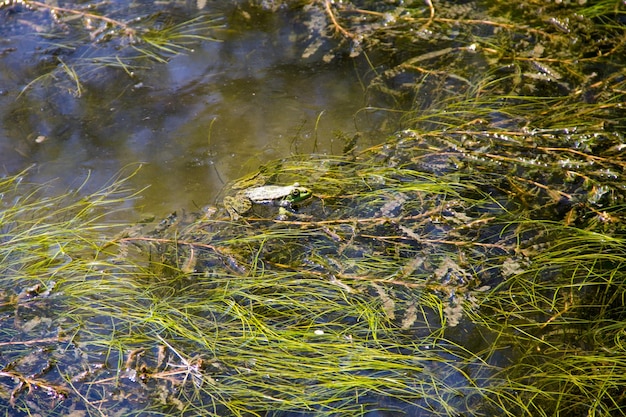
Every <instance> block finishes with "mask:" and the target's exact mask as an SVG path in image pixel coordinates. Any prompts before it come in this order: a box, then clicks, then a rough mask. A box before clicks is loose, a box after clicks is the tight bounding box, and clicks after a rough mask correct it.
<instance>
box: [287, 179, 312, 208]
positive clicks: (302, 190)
mask: <svg viewBox="0 0 626 417" xmlns="http://www.w3.org/2000/svg"><path fill="white" fill-rule="evenodd" d="M312 195H313V192H312V191H311V190H309V189H308V188H306V187H300V186H299V185H298V184H294V185H293V186H292V187H291V191H290V192H289V195H287V196H285V200H287V201H289V202H290V203H292V204H295V203H299V202H300V201H304V200H306V199H307V198H309V197H311V196H312Z"/></svg>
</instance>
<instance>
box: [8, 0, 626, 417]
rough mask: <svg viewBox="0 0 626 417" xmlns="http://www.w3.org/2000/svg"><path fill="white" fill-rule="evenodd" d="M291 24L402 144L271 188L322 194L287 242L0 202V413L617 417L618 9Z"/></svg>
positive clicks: (399, 14)
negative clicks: (351, 61) (310, 31)
mask: <svg viewBox="0 0 626 417" xmlns="http://www.w3.org/2000/svg"><path fill="white" fill-rule="evenodd" d="M266 3H268V2H263V5H264V6H265V7H266V8H270V9H271V10H272V12H277V11H278V10H279V9H280V7H279V3H280V4H283V3H282V2H275V3H274V4H273V5H272V6H273V7H270V6H269V5H267V4H266ZM302 3H303V2H295V3H293V4H294V5H296V4H297V7H299V8H301V9H302V11H303V16H304V17H303V19H304V20H303V21H305V22H306V21H307V20H306V18H307V17H309V18H310V17H319V16H324V17H325V20H324V21H325V22H326V23H327V26H326V27H324V29H325V30H324V31H321V32H320V34H319V35H320V39H322V40H323V39H326V40H327V41H328V42H331V41H334V42H335V44H334V46H333V48H334V49H332V48H331V49H326V52H325V58H327V59H326V60H327V61H329V62H330V61H332V60H333V59H338V58H340V57H341V55H342V54H345V55H349V56H353V57H355V58H357V59H358V58H361V57H366V58H367V59H366V61H367V62H368V63H369V67H368V68H369V72H368V73H367V74H366V75H365V76H364V80H366V82H367V86H368V91H369V92H370V95H371V96H372V97H374V96H376V97H377V100H381V101H384V102H386V103H388V104H389V107H388V108H386V109H384V108H383V106H378V107H377V108H376V109H374V108H370V109H367V110H368V111H371V112H373V113H381V112H382V113H386V110H389V112H388V114H389V115H391V114H393V113H395V114H402V117H400V118H398V119H397V120H395V121H394V123H396V124H397V126H398V127H399V128H398V129H397V133H395V134H394V135H392V136H390V137H387V138H385V140H384V141H381V143H380V144H378V145H375V146H372V147H370V148H367V149H358V148H356V147H352V146H350V145H351V144H347V145H346V150H345V152H344V154H343V155H338V156H328V155H324V156H315V155H313V156H311V155H309V156H306V157H304V156H298V157H293V158H288V159H285V160H281V161H275V162H273V163H270V164H267V165H266V166H264V167H262V169H261V170H260V171H259V173H258V174H257V177H262V178H263V181H264V182H266V183H271V184H293V183H294V182H300V183H301V184H303V185H306V186H307V187H309V188H310V189H312V190H313V194H314V195H313V198H311V199H309V200H307V201H306V202H303V204H302V205H301V206H300V207H298V210H297V213H294V214H293V215H292V216H289V217H287V218H286V219H284V220H277V219H276V218H275V217H276V216H275V215H273V214H272V213H269V214H268V215H267V216H258V215H255V214H250V215H245V216H242V218H241V219H238V220H236V221H235V220H232V219H231V218H230V217H229V216H228V215H227V213H226V211H225V209H224V208H223V207H221V206H218V207H209V208H207V209H206V210H205V211H203V212H202V213H201V214H190V213H178V214H176V213H173V214H172V215H170V216H169V217H167V218H166V219H164V220H162V221H160V222H157V223H156V224H155V223H154V222H148V223H145V224H144V223H142V224H137V225H125V224H117V223H115V220H114V219H115V216H112V215H111V211H114V209H116V208H120V209H122V208H124V203H125V201H127V199H128V197H129V196H134V195H135V193H134V192H133V191H131V190H127V189H125V188H124V181H123V180H122V179H121V178H118V179H116V180H115V181H113V182H112V183H111V184H108V185H105V186H104V187H103V188H102V190H101V191H99V192H95V193H92V194H90V195H89V196H87V197H80V194H79V193H78V191H73V192H69V193H68V194H67V195H65V196H61V197H50V196H48V195H47V194H46V192H45V188H43V187H37V186H34V185H31V184H28V182H27V179H28V174H27V173H24V174H20V175H16V176H7V177H6V178H4V179H3V180H2V181H1V182H0V226H1V228H2V229H1V232H0V239H1V240H0V257H1V258H0V259H2V263H1V264H0V268H2V274H1V275H0V280H2V283H1V285H0V288H2V292H0V296H1V297H2V304H1V306H2V311H3V314H2V315H1V316H0V324H1V326H0V328H1V329H2V330H1V331H0V335H1V338H0V346H2V350H1V356H0V358H1V359H2V367H1V369H0V399H1V402H0V407H2V408H3V409H4V411H5V413H11V414H13V415H35V414H37V415H81V416H82V415H93V416H99V415H181V416H187V415H189V416H192V415H193V416H196V415H220V416H221V415H240V416H248V415H249V416H255V415H256V416H261V415H263V416H282V415H298V416H302V415H316V416H323V415H328V416H330V415H351V416H354V415H368V416H371V415H401V414H402V413H406V414H408V415H420V416H422V415H423V416H466V415H473V416H491V415H505V416H511V417H513V416H559V415H562V416H593V415H598V416H599V415H612V416H613V415H623V414H624V411H623V410H624V409H625V408H626V396H625V394H624V389H623V386H624V383H625V382H626V381H624V375H626V372H625V371H626V345H625V344H624V332H625V329H626V327H625V324H624V323H626V321H625V320H626V317H625V315H626V311H625V310H624V299H625V298H626V280H625V279H624V275H622V274H623V273H624V270H622V266H623V262H624V257H625V252H626V241H625V238H624V218H623V217H624V204H625V198H624V197H625V195H624V194H625V193H626V186H625V184H626V183H625V182H624V177H623V175H624V169H625V167H626V158H625V155H626V154H625V152H624V151H625V149H626V148H625V146H626V145H625V144H624V143H625V141H624V115H623V109H622V103H623V102H624V94H625V93H626V89H625V88H624V69H623V68H625V67H624V65H623V58H622V56H623V52H624V39H625V36H626V31H625V30H624V29H625V27H624V25H623V18H624V11H623V10H622V9H621V8H622V7H623V5H622V4H621V3H620V4H618V3H616V2H613V1H611V2H608V1H600V2H596V3H595V4H593V5H587V4H586V3H585V2H578V4H569V3H567V2H558V3H557V2H555V3H547V2H541V5H537V4H535V3H534V2H522V1H520V2H516V1H508V2H506V4H504V3H502V2H491V3H489V5H485V4H482V3H481V4H480V6H481V7H479V8H475V7H473V6H474V4H473V3H470V4H467V5H452V4H448V3H446V2H434V1H433V2H431V1H426V2H414V3H413V5H412V6H406V7H403V8H400V7H392V6H388V5H387V6H384V8H381V7H382V6H380V5H379V3H381V2H360V3H363V4H356V3H357V2H354V4H349V3H347V2H345V3H338V4H334V3H333V2H329V1H319V2H310V3H307V4H305V5H303V4H302ZM305 3H306V2H305ZM455 3H456V2H455ZM581 3H582V4H581ZM284 4H287V5H289V4H292V3H291V2H285V3H284ZM248 6H249V7H253V6H250V5H248ZM373 6H374V7H373ZM258 7H261V6H258ZM294 7H296V6H294ZM377 7H378V8H377ZM476 10H478V11H476ZM489 16H497V17H498V18H497V19H495V18H489ZM331 35H334V36H335V37H331ZM365 35H367V36H365ZM337 39H339V40H338V41H337ZM589 39H598V40H600V41H601V42H600V45H598V44H597V43H595V44H593V43H591V42H589ZM322 45H323V42H322V43H318V44H309V45H308V46H307V47H306V48H305V49H304V52H303V54H314V53H315V52H316V49H315V48H318V47H319V48H322ZM620 60H622V61H620ZM407 108H408V110H406V109H407ZM402 109H404V110H405V111H402V112H400V110H402ZM274 214H275V213H274Z"/></svg>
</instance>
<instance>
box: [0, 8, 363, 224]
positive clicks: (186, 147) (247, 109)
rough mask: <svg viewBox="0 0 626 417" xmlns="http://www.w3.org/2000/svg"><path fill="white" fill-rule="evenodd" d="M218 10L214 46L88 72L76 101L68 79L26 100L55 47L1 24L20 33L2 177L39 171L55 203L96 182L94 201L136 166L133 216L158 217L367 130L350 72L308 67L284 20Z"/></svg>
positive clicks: (9, 88) (5, 61)
mask: <svg viewBox="0 0 626 417" xmlns="http://www.w3.org/2000/svg"><path fill="white" fill-rule="evenodd" d="M224 3H225V2H224ZM212 7H215V8H216V12H218V14H217V16H223V18H222V19H221V20H219V21H218V22H219V23H220V24H225V25H226V27H224V28H220V29H216V30H215V31H214V35H215V37H216V38H218V39H219V42H213V41H203V42H199V43H196V44H194V45H193V50H192V51H187V52H186V53H184V54H181V55H177V56H174V57H172V58H171V60H170V62H169V63H167V64H154V63H153V64H152V65H151V68H150V69H147V70H140V71H137V72H136V73H135V77H133V78H131V77H129V76H128V75H127V74H125V73H124V71H122V70H120V69H106V68H100V69H98V70H97V71H93V69H92V70H91V71H92V72H90V73H88V74H86V75H85V76H84V77H83V86H82V87H83V89H82V94H81V96H80V97H75V96H74V95H73V94H72V88H73V87H74V85H73V84H72V83H71V82H69V81H68V80H67V78H66V77H65V79H64V78H63V77H59V79H58V80H55V81H54V82H53V83H52V85H48V86H45V87H44V86H43V85H40V84H35V85H32V86H30V87H29V88H28V89H27V90H26V91H25V92H24V93H23V94H22V95H20V92H21V91H22V90H23V89H24V88H25V87H26V85H27V83H28V82H30V81H32V80H33V79H34V78H35V77H37V76H38V75H39V73H40V72H39V71H41V67H42V66H44V65H48V64H49V63H47V62H43V63H42V61H44V60H48V59H50V56H49V55H47V54H45V53H42V50H41V48H44V49H45V48H50V44H49V41H48V40H45V39H44V37H43V36H37V35H34V34H32V33H31V34H25V33H18V32H16V31H15V30H16V29H15V28H16V25H17V24H16V23H15V14H17V15H20V16H21V15H23V18H28V17H30V16H31V15H30V14H29V13H34V12H32V11H30V12H29V11H27V10H24V9H19V11H18V12H16V13H15V14H9V13H8V11H7V10H5V11H4V12H5V14H4V15H0V19H6V20H7V22H8V23H12V25H8V24H7V26H5V27H6V30H7V31H8V30H10V29H13V31H12V32H10V33H9V34H10V35H12V36H11V37H7V38H5V39H4V40H3V41H2V45H1V46H2V47H3V48H5V52H4V53H3V55H1V56H0V91H1V95H0V113H1V114H2V115H3V122H2V128H1V129H0V169H1V170H2V172H3V173H6V174H14V173H16V172H19V171H21V170H23V169H25V168H26V167H29V166H32V167H33V168H32V174H31V180H33V181H34V182H38V183H43V182H49V181H50V180H54V181H53V184H54V187H55V189H54V192H59V191H64V190H66V189H73V188H76V187H77V186H78V185H80V184H82V183H83V181H84V179H85V178H86V177H87V176H90V177H91V180H90V182H89V183H88V185H87V187H86V188H85V191H86V192H88V191H92V190H94V189H97V187H99V186H100V185H101V184H102V183H104V182H106V181H107V180H108V179H110V178H111V177H113V176H115V175H116V173H117V172H118V171H120V170H121V169H124V167H130V168H127V170H130V169H132V167H134V166H136V164H141V165H142V169H141V170H140V171H139V173H138V175H136V176H135V177H134V178H133V179H132V181H131V186H132V187H133V188H136V189H141V188H144V187H148V189H146V190H145V191H144V192H143V193H142V197H143V198H142V199H141V200H140V201H139V202H138V203H137V204H140V205H141V207H140V208H138V210H137V212H139V211H147V212H151V213H154V214H157V215H162V214H164V213H167V212H169V211H171V210H176V209H180V208H189V209H195V208H197V207H202V206H204V205H206V204H210V203H214V202H215V199H216V198H217V196H218V194H219V193H220V190H222V188H223V187H224V185H225V184H226V183H228V182H229V181H231V180H233V179H235V178H237V177H239V176H242V175H245V174H246V173H249V172H251V171H254V170H255V169H257V168H258V167H259V165H261V164H263V163H264V162H266V161H269V160H273V159H276V158H281V157H285V156H288V155H292V154H296V153H298V154H300V153H304V154H306V153H311V152H316V153H338V152H341V148H342V146H343V144H342V143H341V141H338V140H336V132H342V133H343V134H345V135H348V136H351V135H352V134H354V132H356V131H357V130H361V131H362V130H368V129H369V128H370V127H371V125H370V123H369V121H368V119H367V115H366V114H365V113H363V112H361V113H358V111H359V109H361V108H363V107H364V105H365V101H364V100H365V99H364V91H363V88H362V86H361V84H360V83H359V79H358V74H357V71H356V70H355V68H354V66H353V65H354V64H353V63H351V62H348V61H342V60H335V61H333V62H330V63H324V62H322V61H321V60H320V59H319V57H317V56H314V57H311V58H310V59H305V60H303V59H302V54H303V51H304V49H305V48H306V46H307V44H306V42H305V41H303V39H304V40H306V32H303V27H301V26H299V25H298V24H297V23H296V22H294V21H292V20H290V19H291V17H292V16H290V15H289V11H287V10H285V11H283V12H281V13H275V14H273V13H267V14H263V15H261V16H252V17H251V18H250V19H243V18H242V17H241V15H239V14H237V13H235V11H234V10H232V9H228V8H226V9H222V10H217V8H218V6H216V5H213V6H212ZM221 7H225V5H222V6H221ZM257 12H258V10H257ZM38 13H43V12H38ZM242 15H243V16H247V15H246V14H245V13H242ZM237 25H245V30H243V29H242V28H241V27H238V26H237ZM84 54H85V55H90V54H91V55H94V52H92V51H89V50H85V51H84ZM61 56H62V57H63V55H61ZM62 59H64V60H65V61H68V62H69V60H70V58H69V57H63V58H62ZM53 65H54V63H53ZM56 65H59V64H56ZM57 74H58V73H57ZM357 113H358V115H357ZM137 212H129V216H131V218H129V219H127V220H131V221H132V220H134V219H135V218H133V216H135V217H136V216H137Z"/></svg>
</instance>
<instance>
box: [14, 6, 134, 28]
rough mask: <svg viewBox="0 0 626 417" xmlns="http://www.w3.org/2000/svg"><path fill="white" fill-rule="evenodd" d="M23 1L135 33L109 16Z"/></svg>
mask: <svg viewBox="0 0 626 417" xmlns="http://www.w3.org/2000/svg"><path fill="white" fill-rule="evenodd" d="M24 3H26V4H28V5H31V6H36V7H42V8H44V9H48V10H50V11H51V12H63V13H69V14H75V15H79V16H83V17H89V18H91V19H95V20H101V21H103V22H107V23H110V24H112V25H114V26H119V27H121V28H122V29H124V30H126V31H127V32H128V33H130V34H134V33H135V29H133V28H131V27H130V26H128V25H127V24H126V23H124V22H120V21H119V20H115V19H111V18H110V17H106V16H100V15H97V14H93V13H87V12H83V11H80V10H74V9H66V8H65V7H58V6H51V5H49V4H45V3H40V2H38V1H25V2H24Z"/></svg>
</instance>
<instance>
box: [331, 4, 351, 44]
mask: <svg viewBox="0 0 626 417" xmlns="http://www.w3.org/2000/svg"><path fill="white" fill-rule="evenodd" d="M324 8H325V9H326V14H327V15H328V17H330V20H331V21H332V22H333V26H334V27H335V30H337V31H338V32H341V34H342V35H343V36H345V37H346V38H350V39H354V35H353V34H351V33H350V32H348V31H347V30H345V29H344V28H343V27H342V26H341V25H340V24H339V22H337V19H336V18H335V14H334V13H333V11H332V9H331V8H330V0H324Z"/></svg>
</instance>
